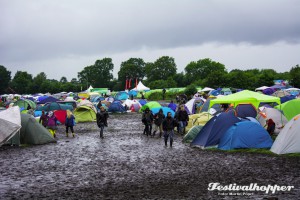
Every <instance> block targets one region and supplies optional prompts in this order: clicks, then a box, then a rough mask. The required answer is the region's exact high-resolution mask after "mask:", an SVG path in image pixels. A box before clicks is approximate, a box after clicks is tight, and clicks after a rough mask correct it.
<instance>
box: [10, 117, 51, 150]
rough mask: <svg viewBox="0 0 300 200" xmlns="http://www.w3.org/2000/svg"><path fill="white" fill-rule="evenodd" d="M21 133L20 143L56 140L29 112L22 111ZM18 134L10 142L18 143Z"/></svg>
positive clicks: (43, 142)
mask: <svg viewBox="0 0 300 200" xmlns="http://www.w3.org/2000/svg"><path fill="white" fill-rule="evenodd" d="M21 125H22V128H21V131H20V132H21V133H20V136H19V143H21V144H46V143H51V142H56V140H55V139H54V138H53V137H52V136H51V134H50V132H49V131H48V130H47V129H46V128H45V127H43V126H42V125H41V124H39V123H38V122H37V121H36V119H35V118H34V117H33V116H32V115H29V114H23V113H21ZM17 137H18V136H17V135H16V136H14V137H13V138H12V141H9V143H13V144H16V141H18V138H17Z"/></svg>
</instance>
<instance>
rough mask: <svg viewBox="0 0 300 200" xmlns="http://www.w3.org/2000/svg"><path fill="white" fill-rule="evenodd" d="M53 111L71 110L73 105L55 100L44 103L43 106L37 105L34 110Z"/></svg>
mask: <svg viewBox="0 0 300 200" xmlns="http://www.w3.org/2000/svg"><path fill="white" fill-rule="evenodd" d="M42 110H44V111H47V112H48V111H53V110H73V106H71V105H64V104H59V103H57V102H51V103H46V104H45V105H44V106H38V107H37V108H36V111H42Z"/></svg>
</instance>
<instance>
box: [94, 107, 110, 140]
mask: <svg viewBox="0 0 300 200" xmlns="http://www.w3.org/2000/svg"><path fill="white" fill-rule="evenodd" d="M96 117H97V125H98V127H99V128H100V138H104V136H103V131H104V127H105V126H106V127H107V126H108V125H107V118H108V117H109V115H108V113H107V112H106V110H105V108H104V107H103V106H101V107H100V111H98V112H97V114H96Z"/></svg>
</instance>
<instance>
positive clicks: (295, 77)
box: [290, 65, 300, 88]
mask: <svg viewBox="0 0 300 200" xmlns="http://www.w3.org/2000/svg"><path fill="white" fill-rule="evenodd" d="M299 77H300V66H299V65H296V66H294V67H292V69H291V70H290V84H291V85H292V86H293V87H296V88H300V78H299Z"/></svg>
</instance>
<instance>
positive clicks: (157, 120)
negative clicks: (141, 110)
mask: <svg viewBox="0 0 300 200" xmlns="http://www.w3.org/2000/svg"><path fill="white" fill-rule="evenodd" d="M164 119H165V115H164V113H163V110H162V109H159V111H158V113H156V114H155V115H154V131H153V137H154V136H155V133H156V131H158V129H159V137H161V136H162V133H163V129H162V122H163V120H164Z"/></svg>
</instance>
